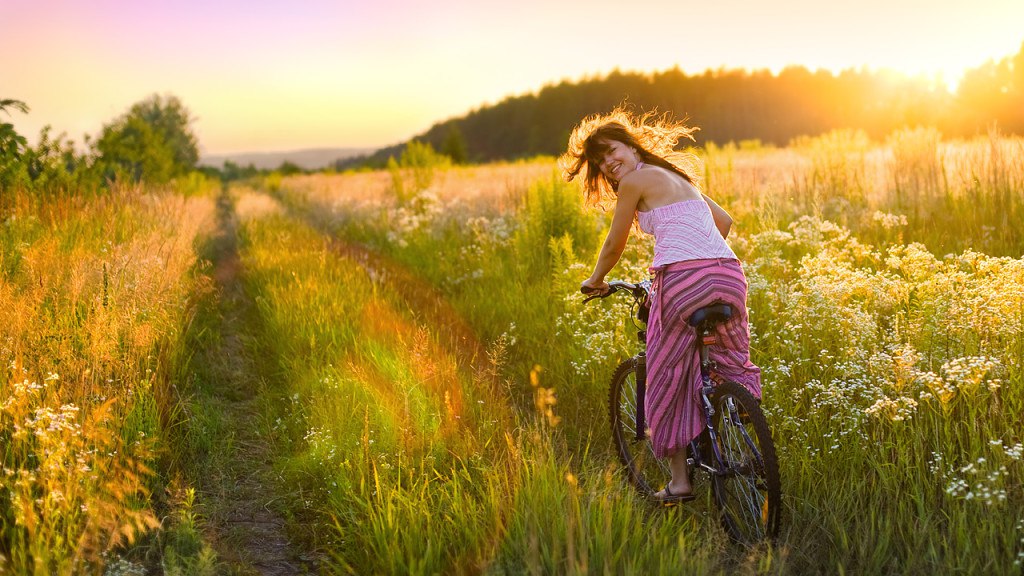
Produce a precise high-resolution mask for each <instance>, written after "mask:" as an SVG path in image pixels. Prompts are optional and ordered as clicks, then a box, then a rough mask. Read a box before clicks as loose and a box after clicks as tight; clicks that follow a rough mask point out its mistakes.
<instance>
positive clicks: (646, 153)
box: [558, 106, 700, 205]
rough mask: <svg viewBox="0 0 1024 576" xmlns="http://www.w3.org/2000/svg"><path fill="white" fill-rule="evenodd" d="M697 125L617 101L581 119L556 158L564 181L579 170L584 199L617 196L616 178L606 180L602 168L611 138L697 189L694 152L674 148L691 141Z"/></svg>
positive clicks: (592, 201) (697, 166)
mask: <svg viewBox="0 0 1024 576" xmlns="http://www.w3.org/2000/svg"><path fill="white" fill-rule="evenodd" d="M697 130H698V129H697V128H695V127H690V126H686V125H685V124H683V123H682V122H676V121H674V120H672V119H671V118H670V117H669V116H668V114H660V115H659V114H658V113H657V112H647V113H643V114H639V115H637V114H633V113H632V112H630V111H629V110H627V109H626V108H625V107H623V106H617V107H616V108H615V109H614V110H612V111H611V112H609V113H608V114H594V115H592V116H587V117H586V118H584V119H583V121H581V122H580V123H579V125H577V126H576V127H575V128H574V129H573V131H572V134H571V135H570V136H569V146H568V149H567V150H566V151H565V153H564V154H562V156H561V157H560V158H559V159H558V165H559V167H560V168H561V169H562V175H563V176H564V177H565V179H566V181H568V182H572V181H573V180H575V179H576V177H577V176H578V175H579V174H580V173H581V172H582V173H583V193H584V196H585V198H586V201H587V203H588V204H594V205H604V204H605V202H607V201H614V199H615V196H616V191H617V189H618V182H614V181H609V180H608V179H607V178H606V177H605V176H604V174H603V173H602V172H601V168H600V166H601V160H602V158H603V156H604V153H605V152H607V150H608V146H609V142H612V141H616V142H622V143H623V144H625V145H626V146H629V147H631V148H634V149H635V150H636V151H637V154H638V155H639V156H640V161H641V162H643V163H645V164H651V165H654V166H660V167H662V168H664V169H666V170H669V171H671V172H675V173H676V174H679V175H680V176H682V177H683V178H685V179H686V180H687V181H688V182H690V183H691V184H693V185H694V186H696V187H697V188H698V189H700V186H699V184H698V176H697V174H698V170H699V169H700V160H699V159H698V158H697V157H696V156H695V155H693V154H690V153H687V152H677V151H676V150H675V147H676V145H677V144H678V143H679V140H681V139H682V138H689V139H690V140H691V141H693V140H694V138H693V133H694V132H696V131H697Z"/></svg>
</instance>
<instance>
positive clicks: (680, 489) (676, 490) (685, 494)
mask: <svg viewBox="0 0 1024 576" xmlns="http://www.w3.org/2000/svg"><path fill="white" fill-rule="evenodd" d="M654 498H655V500H660V501H661V502H689V501H690V500H693V499H694V495H693V488H692V487H691V486H690V485H689V483H686V484H683V483H682V482H680V483H679V485H674V484H672V482H669V483H668V484H666V485H665V488H664V490H659V491H658V492H655V493H654Z"/></svg>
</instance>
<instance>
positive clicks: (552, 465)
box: [0, 129, 1024, 575]
mask: <svg viewBox="0 0 1024 576" xmlns="http://www.w3.org/2000/svg"><path fill="white" fill-rule="evenodd" d="M695 153H697V154H698V155H699V156H700V158H701V159H702V162H703V183H704V188H705V191H706V192H707V194H708V195H710V196H711V197H713V198H714V199H715V200H716V201H718V202H719V203H720V204H721V205H722V206H723V207H724V208H726V210H728V211H729V212H730V213H731V214H732V216H733V218H734V219H735V224H734V226H733V233H732V235H731V236H730V238H729V242H730V244H731V246H732V247H733V249H734V250H735V251H736V253H737V255H738V256H739V257H740V259H741V260H742V261H743V264H744V269H745V271H746V274H747V278H748V281H749V284H750V286H749V301H748V306H749V308H750V320H751V326H750V328H751V345H752V350H751V352H752V359H753V360H754V362H755V363H756V364H758V365H759V366H761V368H762V369H763V373H764V398H763V407H764V409H765V412H766V414H767V416H768V420H769V423H770V425H771V427H772V432H773V436H774V439H775V444H776V448H777V450H778V453H779V463H780V467H781V472H782V488H783V494H784V508H783V514H782V530H781V533H780V535H779V537H778V539H777V540H776V541H774V542H766V543H763V544H761V545H758V546H755V547H753V548H743V547H738V546H736V545H733V544H731V543H730V542H729V541H728V539H727V538H726V537H725V535H724V533H723V531H722V529H721V527H720V525H719V523H718V521H717V517H716V513H715V509H714V507H713V504H712V502H711V500H710V497H708V496H707V495H708V492H709V490H708V487H707V486H699V487H698V489H699V490H702V494H703V495H704V496H705V497H702V498H698V500H697V501H695V502H693V503H690V504H687V505H685V506H681V507H677V508H671V509H664V508H661V507H658V506H655V505H653V504H651V503H649V502H648V501H646V500H644V499H643V498H641V497H640V496H639V495H638V494H636V493H635V491H633V490H632V489H631V488H630V486H629V485H628V483H627V482H626V479H625V478H624V476H623V475H622V473H621V471H620V469H619V465H618V462H617V459H616V456H615V454H614V451H613V448H612V444H611V439H610V433H609V430H608V421H607V409H606V402H607V391H608V382H609V379H610V377H611V374H612V370H613V369H614V367H615V366H616V365H617V364H618V362H619V361H621V360H622V359H624V358H626V357H628V356H630V355H632V354H633V353H634V351H635V344H634V342H635V329H634V328H633V327H632V326H631V325H630V324H629V322H628V318H629V310H628V306H627V304H626V302H625V300H624V299H622V300H619V301H614V300H615V299H608V300H605V301H600V302H599V303H597V304H588V305H586V306H584V305H583V304H582V297H581V296H580V295H579V293H578V286H579V283H580V281H581V280H583V279H584V278H585V277H587V276H588V275H589V272H590V269H591V266H592V263H593V260H594V258H595V257H596V253H597V250H598V248H599V246H600V242H601V241H602V240H603V233H604V230H605V229H606V228H607V226H608V223H609V220H610V213H608V212H602V211H600V210H592V209H585V208H584V207H583V206H582V205H581V201H580V193H579V190H578V189H577V187H576V185H575V184H566V183H565V182H563V181H562V180H561V179H560V177H559V174H558V172H557V168H556V166H555V162H554V160H553V159H551V158H537V159H533V160H529V161H521V162H515V163H501V164H489V165H478V166H472V165H471V166H453V165H451V164H450V163H449V162H448V161H447V159H446V158H444V157H441V156H438V155H436V154H433V153H432V152H431V151H430V150H424V149H421V148H418V147H411V148H410V149H408V150H407V153H406V154H405V155H403V157H402V158H401V159H400V160H398V161H396V162H393V163H392V165H391V166H390V168H389V169H387V170H381V171H374V172H350V173H340V174H333V173H321V174H311V175H294V176H286V177H283V176H281V175H279V174H271V175H269V176H265V177H260V178H257V179H253V180H249V181H245V182H234V183H231V184H229V185H228V184H226V185H223V186H221V185H220V184H219V183H216V182H212V181H206V180H204V179H202V178H198V177H193V178H190V179H188V180H179V181H177V182H176V183H175V184H174V185H171V186H168V187H163V188H159V189H157V188H146V189H140V188H124V189H119V190H117V191H116V192H113V193H110V194H104V195H97V196H95V197H77V198H67V197H60V198H40V197H37V196H33V195H31V194H29V193H27V192H19V191H17V190H14V191H11V192H9V193H8V192H5V194H6V195H5V197H4V198H3V201H2V202H0V209H2V210H3V212H2V213H0V216H2V218H3V224H2V226H0V326H3V333H2V335H0V362H2V366H3V369H2V370H0V439H2V442H0V457H2V463H0V464H2V471H3V474H2V475H0V519H2V521H3V525H2V527H0V573H11V574H39V575H42V574H54V573H60V574H69V573H85V572H96V573H107V574H141V573H145V572H144V571H145V570H146V569H147V567H148V568H149V569H153V570H156V569H157V568H159V569H160V570H161V571H162V572H163V573H168V574H197V573H198V574H213V573H233V574H249V573H267V569H266V567H265V566H264V567H262V568H261V564H260V558H259V554H260V546H263V549H264V550H270V549H271V548H272V549H273V550H272V551H268V552H266V554H267V555H269V556H273V557H274V558H277V559H278V560H275V562H277V564H275V566H277V568H275V569H274V570H277V571H275V572H273V573H278V574H299V573H304V572H305V571H309V572H316V573H328V574H334V573H339V574H349V573H350V574H495V575H497V574H510V575H511V574H591V573H593V574H717V573H740V574H815V573H816V574H821V573H828V574H831V573H837V574H882V573H909V574H919V573H934V574H952V573H979V574H981V573H984V574H1016V573H1020V570H1021V563H1022V562H1024V512H1022V510H1024V461H1022V456H1024V433H1022V427H1021V423H1020V422H1021V420H1020V415H1021V414H1022V412H1024V368H1022V363H1024V228H1022V227H1021V222H1024V139H1021V138H1016V137H1006V136H1002V135H1000V134H998V133H995V132H993V133H990V134H987V135H982V136H979V137H977V138H975V139H972V140H955V141H954V140H944V139H943V138H942V137H941V135H940V134H939V133H938V132H937V131H935V130H931V129H916V130H904V131H900V132H897V133H894V134H892V135H891V136H890V137H888V138H887V139H886V140H885V141H884V142H872V141H869V140H868V139H867V137H865V136H864V135H863V134H862V133H859V132H853V131H841V132H832V133H829V134H826V135H824V136H820V137H815V138H803V139H799V140H797V141H795V142H793V143H792V145H790V146H789V147H787V148H772V147H765V146H762V145H760V144H759V143H757V142H744V143H741V144H739V145H730V146H726V147H709V148H707V149H702V150H696V151H695ZM652 248H653V241H652V240H651V239H650V238H647V237H644V236H643V235H641V234H639V233H638V234H637V235H635V237H634V238H633V239H632V240H631V243H630V247H629V248H628V249H627V253H626V255H625V256H624V258H623V261H622V262H621V263H620V264H619V266H618V267H617V268H616V269H615V270H614V271H613V273H612V275H611V276H612V277H614V278H618V279H626V280H639V279H642V278H645V277H646V274H647V269H646V267H647V263H648V261H649V259H650V254H651V251H652ZM253 477H255V478H257V479H258V480H259V481H258V482H253V481H248V480H245V479H246V478H253ZM255 508H259V509H261V510H263V509H265V510H266V513H267V514H271V516H269V517H266V518H263V519H262V520H261V518H262V517H257V516H250V517H248V518H250V519H249V520H246V521H239V520H237V519H233V518H235V516H237V514H238V513H239V509H246V510H248V509H255ZM243 511H244V510H243ZM261 523H263V524H272V525H273V526H275V527H276V528H273V529H266V528H258V527H256V525H259V524H261ZM254 538H257V539H258V542H256V543H254ZM268 543H269V544H268ZM286 557H287V558H286Z"/></svg>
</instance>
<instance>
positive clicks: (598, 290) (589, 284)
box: [580, 278, 609, 296]
mask: <svg viewBox="0 0 1024 576" xmlns="http://www.w3.org/2000/svg"><path fill="white" fill-rule="evenodd" d="M608 290H609V287H608V283H607V282H605V281H604V280H594V279H593V278H587V279H586V280H584V281H583V282H582V283H581V284H580V292H582V293H584V294H586V295H588V296H589V295H592V294H600V295H604V294H606V293H607V292H608Z"/></svg>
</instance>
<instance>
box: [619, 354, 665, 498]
mask: <svg viewBox="0 0 1024 576" xmlns="http://www.w3.org/2000/svg"><path fill="white" fill-rule="evenodd" d="M638 362H643V359H642V358H637V357H634V358H630V359H629V360H626V361H624V362H622V363H621V364H619V366H618V368H616V369H615V373H614V374H613V375H612V380H611V386H610V388H609V400H608V410H609V416H610V422H611V426H612V438H613V440H614V442H615V448H616V450H617V452H618V455H619V460H620V461H621V462H622V465H623V467H625V469H626V472H627V475H628V477H629V481H630V482H631V483H632V484H633V486H635V487H636V489H637V490H638V491H639V492H640V493H641V494H643V495H644V496H647V497H650V496H652V495H653V494H654V493H655V492H657V491H658V490H661V489H662V487H664V486H665V484H666V483H667V482H668V481H669V479H670V478H671V477H672V473H671V471H670V470H669V467H668V463H667V461H666V460H664V459H659V458H655V456H654V451H653V450H652V448H651V442H650V440H649V439H648V437H647V434H646V431H644V432H645V433H644V434H643V435H642V439H641V440H637V439H636V418H637V413H636V403H637V402H642V401H643V399H642V398H639V399H638V398H637V393H636V387H637V363H638Z"/></svg>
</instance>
